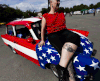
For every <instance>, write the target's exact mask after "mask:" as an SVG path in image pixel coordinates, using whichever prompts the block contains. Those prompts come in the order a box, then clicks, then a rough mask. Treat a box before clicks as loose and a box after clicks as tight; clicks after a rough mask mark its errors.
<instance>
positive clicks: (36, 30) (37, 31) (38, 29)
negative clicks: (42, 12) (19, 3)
mask: <svg viewBox="0 0 100 81" xmlns="http://www.w3.org/2000/svg"><path fill="white" fill-rule="evenodd" d="M31 28H32V29H33V31H34V33H35V35H36V36H37V38H38V39H41V21H38V22H36V23H32V24H31Z"/></svg>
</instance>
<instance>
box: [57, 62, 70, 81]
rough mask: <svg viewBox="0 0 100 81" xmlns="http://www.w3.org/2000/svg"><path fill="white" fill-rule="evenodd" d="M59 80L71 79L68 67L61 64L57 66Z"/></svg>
mask: <svg viewBox="0 0 100 81" xmlns="http://www.w3.org/2000/svg"><path fill="white" fill-rule="evenodd" d="M56 69H57V72H58V77H59V81H69V73H68V70H67V68H64V67H62V66H60V65H59V64H58V65H57V66H56Z"/></svg>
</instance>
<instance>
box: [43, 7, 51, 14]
mask: <svg viewBox="0 0 100 81" xmlns="http://www.w3.org/2000/svg"><path fill="white" fill-rule="evenodd" d="M48 11H49V10H48V8H42V11H41V13H42V14H44V13H47V12H48Z"/></svg>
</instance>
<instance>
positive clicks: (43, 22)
mask: <svg viewBox="0 0 100 81" xmlns="http://www.w3.org/2000/svg"><path fill="white" fill-rule="evenodd" d="M45 27H46V19H45V18H44V17H43V18H42V28H41V41H44V32H45V31H44V30H45Z"/></svg>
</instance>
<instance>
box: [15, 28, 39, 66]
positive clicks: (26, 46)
mask: <svg viewBox="0 0 100 81" xmlns="http://www.w3.org/2000/svg"><path fill="white" fill-rule="evenodd" d="M14 42H15V45H16V52H17V53H18V54H19V55H21V56H23V57H25V58H27V59H28V60H30V61H32V62H34V63H35V64H37V65H39V61H38V58H37V54H36V51H35V47H36V42H35V41H34V40H33V38H32V36H31V33H30V32H29V30H28V28H27V27H25V26H20V27H18V26H16V38H15V41H14Z"/></svg>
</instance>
